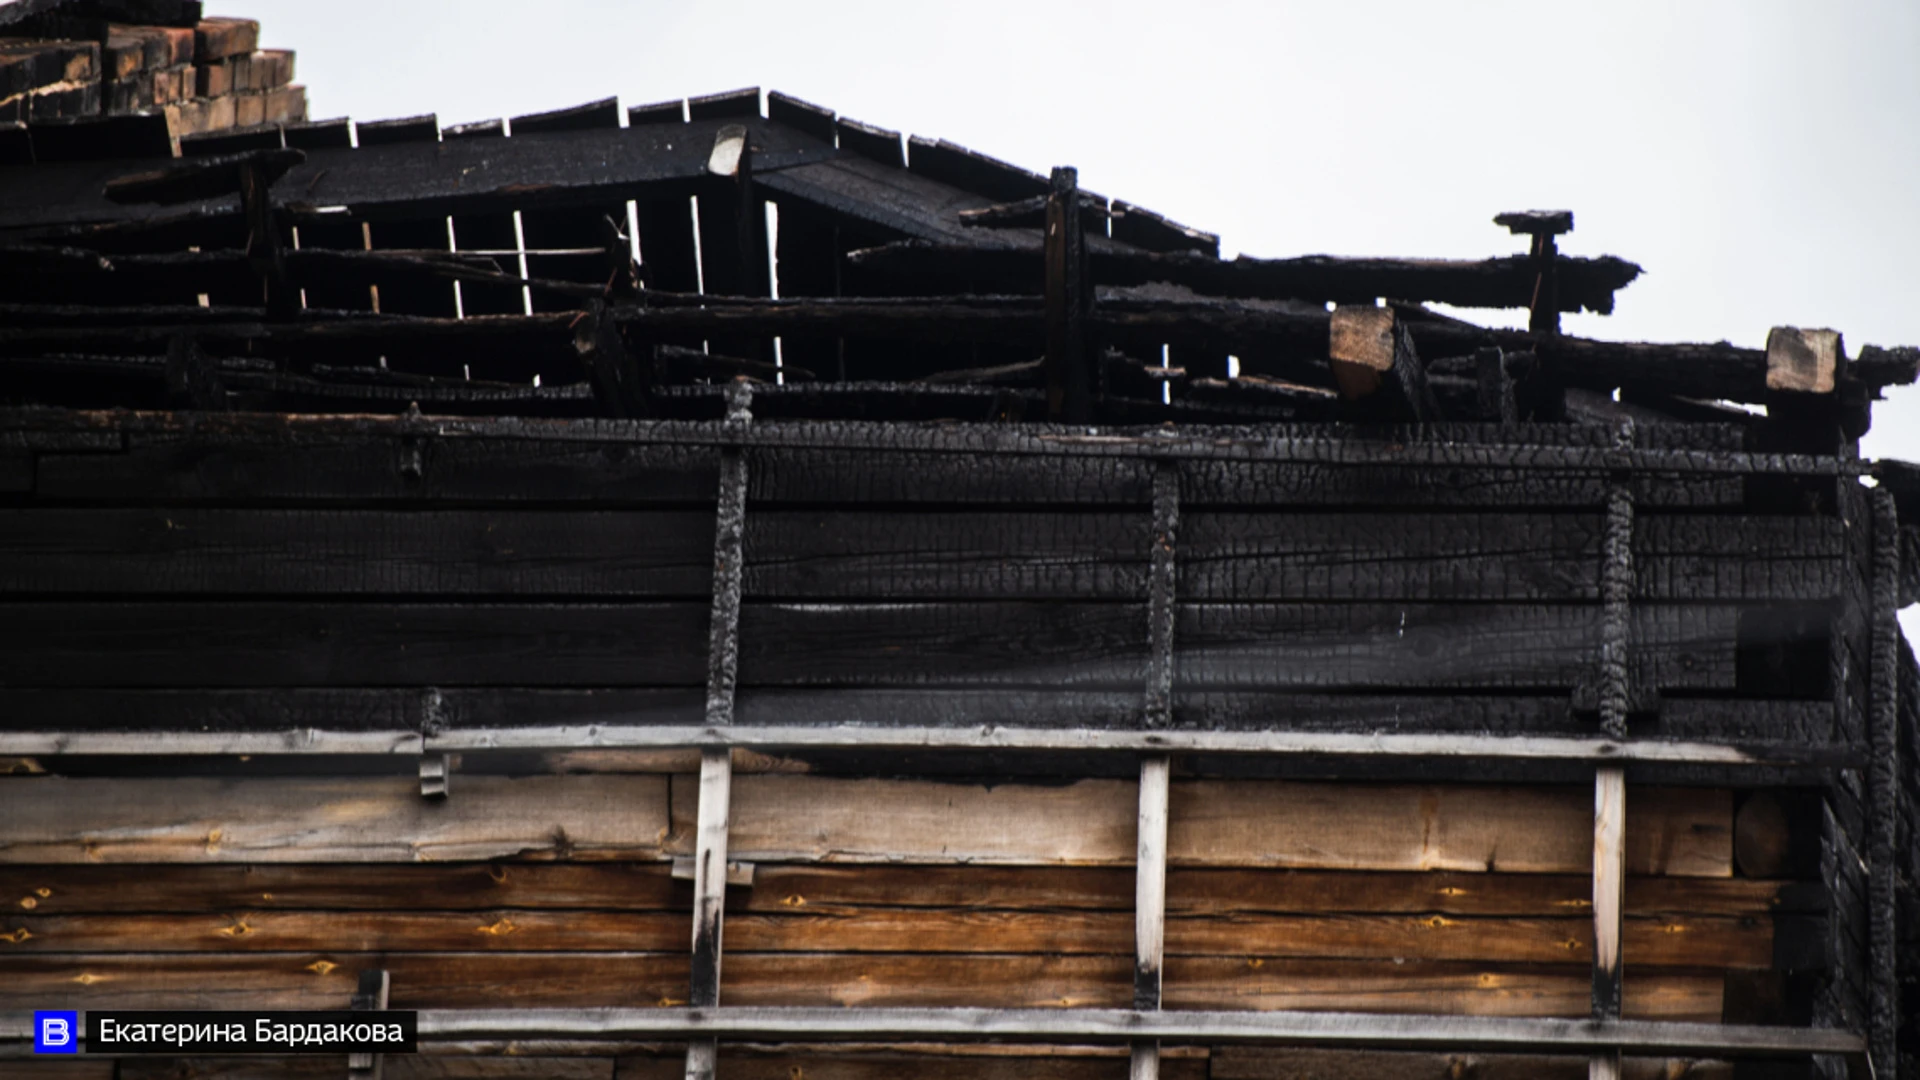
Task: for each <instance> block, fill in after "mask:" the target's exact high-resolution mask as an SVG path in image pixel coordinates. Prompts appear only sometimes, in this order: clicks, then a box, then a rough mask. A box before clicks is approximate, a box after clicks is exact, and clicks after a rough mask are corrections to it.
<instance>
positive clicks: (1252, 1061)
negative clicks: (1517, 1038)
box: [1208, 1046, 1737, 1080]
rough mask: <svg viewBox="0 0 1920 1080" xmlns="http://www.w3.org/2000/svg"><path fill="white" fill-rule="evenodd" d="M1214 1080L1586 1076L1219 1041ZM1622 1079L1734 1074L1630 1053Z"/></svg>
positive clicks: (1563, 1070) (1515, 1058)
mask: <svg viewBox="0 0 1920 1080" xmlns="http://www.w3.org/2000/svg"><path fill="white" fill-rule="evenodd" d="M1208 1075H1209V1076H1210V1077H1212V1080H1375V1078H1376V1077H1383V1076H1392V1077H1398V1078H1402V1080H1460V1078H1461V1077H1466V1076H1470V1077H1474V1078H1475V1080H1588V1078H1587V1059H1586V1058H1583V1057H1574V1056H1565V1057H1526V1056H1521V1055H1506V1054H1472V1053H1459V1054H1412V1053H1394V1052H1391V1051H1368V1050H1319V1049H1312V1048H1308V1047H1289V1048H1284V1049H1283V1048H1277V1047H1251V1046H1223V1047H1219V1048H1217V1049H1215V1050H1214V1051H1213V1054H1212V1056H1211V1058H1210V1060H1209V1072H1208ZM1622 1075H1623V1076H1624V1077H1625V1078H1626V1080H1734V1077H1735V1076H1736V1075H1737V1074H1736V1072H1735V1067H1734V1066H1733V1065H1732V1064H1730V1063H1728V1062H1724V1061H1713V1060H1685V1059H1669V1058H1628V1059H1627V1061H1626V1062H1625V1065H1624V1072H1623V1073H1622Z"/></svg>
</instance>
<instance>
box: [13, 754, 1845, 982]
mask: <svg viewBox="0 0 1920 1080" xmlns="http://www.w3.org/2000/svg"><path fill="white" fill-rule="evenodd" d="M464 794H465V793H464V792H462V793H461V796H458V797H463V796H464ZM687 921H688V920H687V913H686V912H685V911H660V912H648V913H605V912H588V911H569V912H527V911H502V910H495V911H481V912H458V913H444V912H432V911H410V912H366V913H351V914H347V913H329V912H256V911H236V912H230V913H222V914H216V915H200V916H194V915H32V914H22V913H11V914H7V915H4V916H0V957H5V958H6V959H7V960H11V959H13V958H15V957H17V956H26V955H35V956H37V955H45V954H68V953H74V954H85V953H102V954H104V953H115V952H149V953H200V952H212V953H276V952H316V951H318V952H329V951H331V952H354V953H366V952H385V951H400V950H418V951H435V950H446V951H449V952H516V953H529V952H614V951H622V950H632V951H654V952H671V951H672V950H674V949H675V948H677V947H679V946H680V945H681V944H682V943H683V942H684V941H685V939H686V936H687ZM1133 921H1134V920H1133V916H1132V915H1131V914H1129V913H1127V912H1080V913H1058V912H1041V911H999V910H986V911H965V910H963V911H950V910H944V909H932V908H917V909H905V910H893V909H889V908H868V907H835V906H831V905H824V904H823V905H808V906H807V907H806V908H804V909H801V910H797V911H792V912H783V913H778V914H749V913H742V912H733V913H730V914H729V915H728V917H727V920H726V922H727V930H726V935H727V948H728V952H729V955H731V954H733V953H1045V954H1050V955H1074V956H1078V955H1115V954H1118V955H1125V954H1127V953H1128V952H1129V951H1130V950H1131V949H1132V947H1133V945H1132V943H1133V928H1132V924H1133ZM1825 930H1826V925H1825V924H1824V923H1819V922H1808V921H1804V920H1803V921H1800V922H1793V923H1788V924H1785V925H1784V926H1781V927H1780V928H1779V929H1776V923H1775V922H1774V921H1773V920H1772V919H1771V918H1761V919H1752V918H1748V919H1726V918H1714V917H1710V916H1695V917H1684V918H1682V917H1671V916H1669V917H1663V918H1659V919H1650V920H1649V919H1633V920H1628V921H1627V922H1626V923H1625V925H1624V934H1623V936H1622V943H1623V945H1624V947H1625V950H1626V953H1627V955H1629V956H1631V957H1633V961H1634V970H1635V972H1636V974H1637V973H1639V972H1641V971H1644V970H1646V969H1652V968H1754V969H1764V968H1769V967H1771V966H1773V962H1774V958H1775V942H1774V935H1775V934H1776V933H1785V932H1793V933H1809V932H1811V933H1823V932H1825ZM1592 942H1593V935H1592V923H1591V921H1590V920H1586V919H1581V918H1578V917H1558V918H1458V917H1449V916H1441V915H1434V914H1421V915H1360V914H1346V915H1333V916H1321V915H1250V914H1242V915H1236V916H1227V917H1205V918H1191V917H1189V918H1181V917H1176V918H1174V919H1172V920H1171V921H1169V922H1168V923H1167V924H1166V945H1165V955H1166V956H1169V957H1186V956H1220V957H1244V956H1262V957H1275V958H1280V957H1285V958H1294V959H1351V960H1393V959H1405V960H1466V961H1477V962H1488V963H1520V964H1569V963H1572V964H1577V963H1579V962H1581V961H1583V960H1588V959H1590V958H1592V959H1594V960H1595V961H1596V962H1597V957H1596V955H1595V953H1594V952H1593V949H1592ZM1154 970H1155V973H1156V975H1157V974H1158V971H1159V969H1158V967H1156V968H1155V969H1154ZM1136 996H1137V995H1136Z"/></svg>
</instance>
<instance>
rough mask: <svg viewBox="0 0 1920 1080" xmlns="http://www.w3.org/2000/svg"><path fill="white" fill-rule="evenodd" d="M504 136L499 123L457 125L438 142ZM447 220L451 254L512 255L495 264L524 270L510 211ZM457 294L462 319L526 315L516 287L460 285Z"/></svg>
mask: <svg viewBox="0 0 1920 1080" xmlns="http://www.w3.org/2000/svg"><path fill="white" fill-rule="evenodd" d="M505 135H506V126H505V124H503V123H502V122H501V121H499V120H490V121H484V122H480V123H473V124H457V125H455V126H453V127H449V128H446V129H445V130H443V131H441V133H440V137H441V139H443V140H446V141H452V140H456V139H482V140H484V139H498V138H502V137H504V136H505ZM449 220H450V221H451V222H452V226H453V247H454V250H456V251H499V252H508V251H511V252H516V254H515V255H501V256H497V257H496V261H497V262H498V263H499V264H500V265H501V267H502V268H504V269H505V270H507V271H508V272H510V273H512V274H515V275H520V274H521V273H522V271H523V269H524V268H523V267H521V265H520V260H519V256H518V254H517V252H518V251H519V250H520V231H519V229H518V228H516V227H515V225H514V218H513V214H512V213H511V212H510V211H508V212H495V213H491V214H455V215H452V216H451V218H450V219H449ZM459 290H460V310H461V314H463V315H467V316H473V315H518V314H521V313H522V312H524V311H526V298H525V296H524V294H523V293H522V291H521V288H520V286H518V285H511V284H494V283H488V282H480V281H462V282H461V283H460V285H459Z"/></svg>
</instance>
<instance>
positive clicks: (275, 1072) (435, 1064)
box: [110, 1050, 667, 1080]
mask: <svg viewBox="0 0 1920 1080" xmlns="http://www.w3.org/2000/svg"><path fill="white" fill-rule="evenodd" d="M110 1064H111V1063H110ZM117 1064H118V1065H119V1067H120V1072H119V1074H118V1075H119V1080H258V1078H259V1077H262V1076H267V1075H270V1076H272V1077H273V1078H274V1080H340V1077H341V1076H343V1075H346V1068H347V1058H346V1056H345V1055H334V1056H328V1055H315V1056H310V1057H298V1058H259V1057H248V1058H239V1059H234V1058H123V1059H121V1060H120V1061H119V1062H118V1063H117ZM616 1065H617V1062H616V1059H615V1058H614V1057H612V1056H611V1051H610V1052H609V1054H608V1055H607V1056H603V1057H551V1056H540V1055H527V1056H518V1057H506V1056H479V1054H478V1053H475V1052H474V1051H471V1050H470V1051H468V1052H467V1054H466V1055H462V1056H455V1055H453V1054H436V1055H434V1056H431V1057H427V1056H416V1055H401V1054H388V1055H385V1057H384V1058H383V1059H382V1061H381V1070H382V1071H381V1080H626V1077H625V1075H623V1074H619V1073H617V1072H616ZM635 1068H639V1066H635ZM263 1070H265V1071H263ZM631 1071H632V1070H629V1072H631ZM641 1075H650V1074H641ZM659 1075H660V1077H661V1078H662V1080H665V1078H666V1076H667V1074H666V1073H664V1072H662V1073H660V1074H659Z"/></svg>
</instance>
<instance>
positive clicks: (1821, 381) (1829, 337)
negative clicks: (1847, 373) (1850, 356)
mask: <svg viewBox="0 0 1920 1080" xmlns="http://www.w3.org/2000/svg"><path fill="white" fill-rule="evenodd" d="M1845 362H1846V353H1845V348H1844V346H1843V344H1842V342H1841V339H1840V332H1839V331H1837V330H1803V329H1800V328H1799V327H1796V326H1776V327H1774V328H1773V329H1772V330H1770V331H1768V332H1767V389H1768V390H1787V391H1793V392H1796V393H1802V394H1831V393H1833V390H1834V387H1836V386H1838V385H1839V382H1840V369H1841V367H1842V366H1843V365H1844V364H1845Z"/></svg>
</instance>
